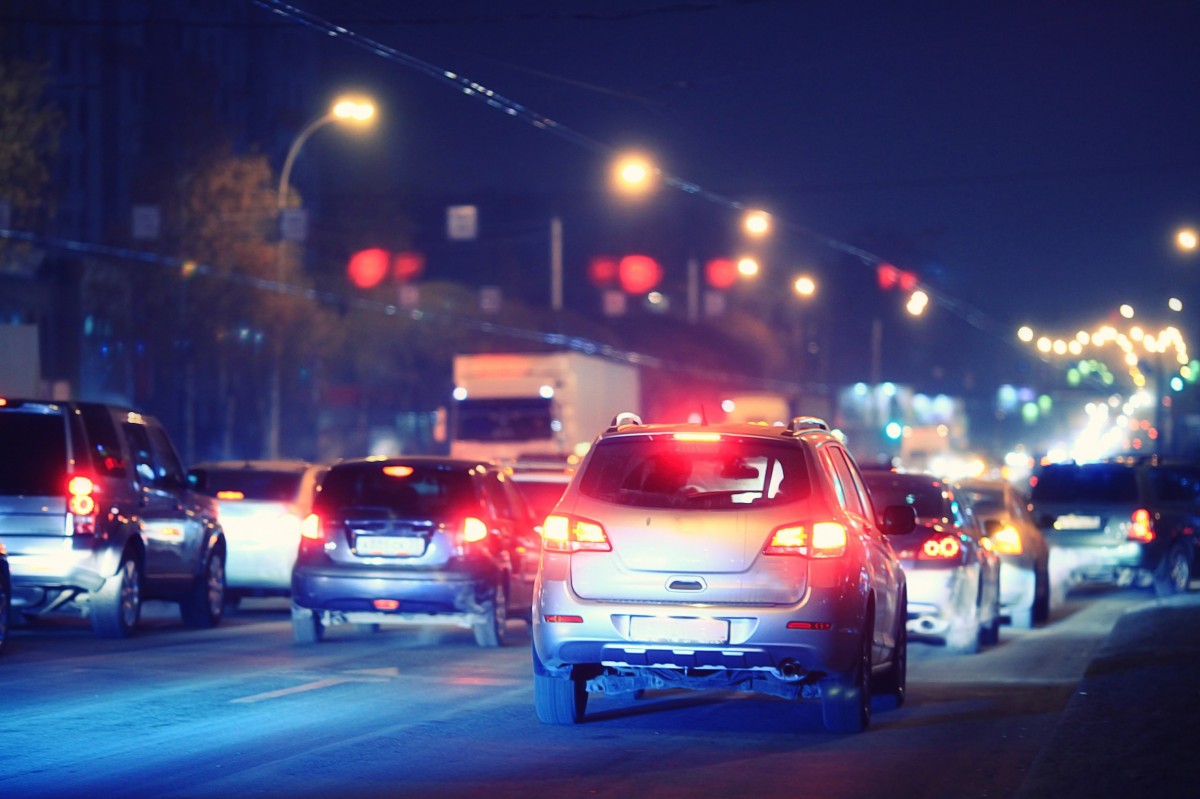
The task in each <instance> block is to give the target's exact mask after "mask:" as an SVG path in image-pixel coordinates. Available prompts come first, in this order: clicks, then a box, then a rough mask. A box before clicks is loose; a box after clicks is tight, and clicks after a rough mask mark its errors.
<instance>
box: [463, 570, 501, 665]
mask: <svg viewBox="0 0 1200 799" xmlns="http://www.w3.org/2000/svg"><path fill="white" fill-rule="evenodd" d="M481 607H482V612H481V613H480V616H481V621H477V622H475V624H474V625H472V627H471V629H472V631H473V632H474V633H475V643H476V644H478V645H479V646H481V647H484V648H485V649H494V648H495V647H498V646H504V643H505V640H506V639H507V627H508V592H507V591H505V589H504V576H503V575H501V576H500V577H498V578H497V579H496V585H495V586H494V587H493V588H492V595H491V596H490V597H488V598H487V599H485V600H484V601H483V602H482V603H481Z"/></svg>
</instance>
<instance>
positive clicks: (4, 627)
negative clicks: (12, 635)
mask: <svg viewBox="0 0 1200 799" xmlns="http://www.w3.org/2000/svg"><path fill="white" fill-rule="evenodd" d="M11 616H12V581H11V580H10V579H9V575H8V572H7V571H4V572H0V652H3V651H4V645H5V643H7V642H8V621H9V618H10V617H11Z"/></svg>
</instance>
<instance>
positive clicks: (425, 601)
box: [292, 456, 541, 647]
mask: <svg viewBox="0 0 1200 799" xmlns="http://www.w3.org/2000/svg"><path fill="white" fill-rule="evenodd" d="M300 536H301V537H300V552H299V554H298V555H297V558H296V565H295V568H294V569H293V570H292V625H293V632H294V635H295V639H296V641H297V642H298V643H315V642H317V641H320V640H321V638H322V637H323V636H324V633H325V628H326V627H327V626H329V625H331V624H341V623H345V622H350V623H354V624H357V625H366V626H368V627H370V628H374V626H375V625H379V624H413V623H416V624H457V625H459V626H462V627H466V628H469V629H471V630H473V631H474V634H475V642H476V643H477V644H478V645H479V646H481V647H495V646H501V645H503V644H504V643H505V634H506V633H505V629H506V626H507V622H508V619H509V617H510V616H512V617H519V618H521V619H523V620H525V621H526V622H528V621H529V612H530V610H529V609H530V603H531V601H532V596H533V580H534V577H535V575H536V574H537V565H538V558H539V557H540V555H541V538H540V536H539V534H538V530H537V523H536V521H535V519H534V518H533V514H532V512H531V511H530V510H529V507H528V505H526V503H525V501H524V499H523V497H522V495H521V492H520V491H519V489H517V487H516V484H515V483H514V482H513V480H512V477H511V475H510V473H509V472H508V470H506V469H502V468H500V467H498V466H495V465H492V464H488V463H481V462H479V461H473V460H462V459H453V458H439V457H434V456H414V457H398V458H387V459H384V458H366V459H360V460H350V461H342V462H340V463H336V464H334V465H333V466H332V467H331V468H330V469H329V472H328V473H327V474H326V475H325V477H324V478H323V479H322V481H321V487H320V490H319V492H318V493H317V496H316V499H315V501H314V503H313V515H311V516H309V517H308V519H307V520H306V521H305V523H304V525H303V526H302V527H301V529H300Z"/></svg>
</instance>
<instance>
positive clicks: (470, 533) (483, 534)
mask: <svg viewBox="0 0 1200 799" xmlns="http://www.w3.org/2000/svg"><path fill="white" fill-rule="evenodd" d="M487 536H488V526H487V525H486V524H484V523H483V520H482V519H477V518H475V517H474V516H468V517H467V518H466V519H465V520H463V542H464V543H467V544H471V543H474V542H476V541H482V540H483V539H485V538H487Z"/></svg>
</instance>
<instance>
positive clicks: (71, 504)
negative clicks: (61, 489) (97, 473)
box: [67, 474, 99, 535]
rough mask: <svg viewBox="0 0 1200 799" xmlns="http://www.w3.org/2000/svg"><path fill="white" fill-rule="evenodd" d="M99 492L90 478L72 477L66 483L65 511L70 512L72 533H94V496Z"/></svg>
mask: <svg viewBox="0 0 1200 799" xmlns="http://www.w3.org/2000/svg"><path fill="white" fill-rule="evenodd" d="M98 492H99V489H98V488H97V486H96V484H95V483H94V482H92V480H91V478H88V477H84V476H83V475H80V474H77V475H73V476H72V477H71V479H70V480H68V481H67V510H68V511H70V512H71V516H72V517H73V518H72V533H73V534H74V535H92V534H93V533H95V532H96V496H95V495H96V494H97V493H98Z"/></svg>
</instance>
